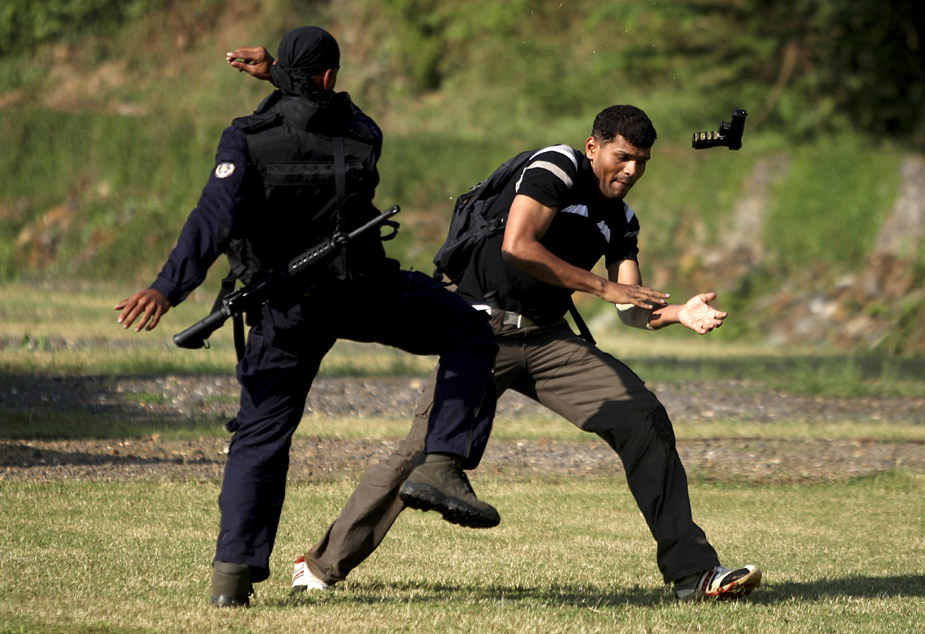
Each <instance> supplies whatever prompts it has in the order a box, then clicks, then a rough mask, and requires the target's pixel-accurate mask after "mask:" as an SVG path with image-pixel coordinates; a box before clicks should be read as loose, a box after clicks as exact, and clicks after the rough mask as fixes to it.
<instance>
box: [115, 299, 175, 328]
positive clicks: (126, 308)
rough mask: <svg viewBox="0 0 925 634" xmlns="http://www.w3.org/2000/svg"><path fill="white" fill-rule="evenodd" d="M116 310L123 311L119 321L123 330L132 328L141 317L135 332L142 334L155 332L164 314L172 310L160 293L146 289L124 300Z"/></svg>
mask: <svg viewBox="0 0 925 634" xmlns="http://www.w3.org/2000/svg"><path fill="white" fill-rule="evenodd" d="M115 310H121V311H122V312H121V313H120V314H119V319H118V320H117V321H118V322H119V323H120V324H122V327H123V328H129V327H131V325H132V323H133V322H134V321H135V320H136V319H138V318H139V317H141V321H139V322H138V326H136V327H135V332H141V330H142V329H146V330H154V327H155V326H157V323H158V322H159V321H160V320H161V317H163V316H164V313H166V312H167V311H168V310H170V302H169V301H168V300H167V298H166V297H164V296H163V295H162V294H161V293H160V292H158V291H156V290H154V289H153V288H146V289H145V290H143V291H139V292H137V293H135V294H134V295H132V296H131V297H129V298H128V299H123V300H122V301H121V302H119V303H118V304H116V305H115ZM145 325H147V328H145Z"/></svg>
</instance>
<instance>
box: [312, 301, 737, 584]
mask: <svg viewBox="0 0 925 634" xmlns="http://www.w3.org/2000/svg"><path fill="white" fill-rule="evenodd" d="M497 317H498V316H493V317H492V327H493V328H494V329H495V333H496V339H497V342H498V344H499V346H500V350H499V352H498V356H497V358H496V362H495V375H494V376H495V384H496V386H497V394H498V397H499V398H500V397H501V394H503V393H504V391H505V390H508V389H512V390H514V391H517V392H520V393H521V394H524V395H526V396H528V397H530V398H531V399H533V400H535V401H537V402H539V403H541V404H542V405H545V406H546V407H548V408H549V409H551V410H552V411H554V412H556V413H557V414H560V415H561V416H562V417H564V418H565V419H567V420H568V421H570V422H571V423H573V424H574V425H576V426H577V427H579V428H580V429H583V430H585V431H588V432H593V433H595V434H597V435H598V436H600V437H601V438H603V439H604V440H605V441H606V442H607V444H608V445H610V447H611V448H613V450H614V451H616V452H617V454H618V455H619V456H620V459H621V460H622V462H623V466H624V470H625V472H626V480H627V483H628V485H629V488H630V491H631V492H632V494H633V497H634V498H635V499H636V503H637V504H638V506H639V510H640V511H642V515H643V517H644V518H645V520H646V523H647V524H648V526H649V529H650V531H651V532H652V535H653V537H654V538H655V541H656V544H657V552H656V559H657V562H658V566H659V570H660V571H661V573H662V576H663V578H664V580H665V582H666V583H668V582H671V581H674V580H675V579H679V578H681V577H684V576H686V575H689V574H693V573H695V572H700V571H702V570H706V569H708V568H712V567H713V566H718V565H719V561H718V559H717V555H716V551H715V550H714V549H713V547H712V546H710V544H709V543H708V542H707V538H706V536H705V535H704V532H703V531H702V530H701V529H700V528H699V527H698V526H697V525H696V524H695V523H694V521H693V519H692V516H691V507H690V499H689V497H688V489H687V476H686V474H685V472H684V467H683V466H682V465H681V460H680V458H679V456H678V452H677V451H676V449H675V437H674V430H673V428H672V426H671V421H670V420H669V418H668V415H667V413H666V412H665V408H664V407H663V406H662V405H661V403H659V401H658V399H657V398H656V397H655V395H654V394H653V393H652V392H650V391H649V390H648V389H647V388H646V387H645V384H644V383H643V381H642V380H641V379H640V378H639V377H638V376H636V374H635V373H634V372H633V371H632V370H630V369H629V368H628V367H627V366H626V365H624V364H623V363H621V362H620V361H618V360H617V359H615V358H614V357H613V356H611V355H609V354H607V353H605V352H603V351H601V350H600V349H598V348H597V347H595V346H594V345H592V344H590V343H588V342H586V341H585V340H584V339H581V338H580V337H578V336H577V335H576V334H574V333H573V332H572V331H571V330H570V329H569V327H568V325H567V324H566V323H565V321H562V322H560V323H559V324H556V325H554V326H547V327H538V326H533V327H527V328H520V329H518V328H515V327H513V326H505V325H502V324H501V319H499V318H497ZM432 404H433V376H431V380H429V381H428V383H427V386H426V387H425V388H424V392H423V394H422V396H421V399H420V400H419V402H418V405H417V408H416V411H415V415H414V424H413V426H412V428H411V432H410V433H409V434H408V437H407V438H405V439H404V440H403V441H402V442H401V443H400V445H399V447H398V449H397V450H396V451H395V452H394V453H393V454H392V455H391V456H389V457H388V458H386V459H385V460H383V461H381V462H379V463H377V464H375V465H373V466H371V467H370V468H369V469H368V470H367V471H366V473H364V475H363V477H362V479H361V480H360V484H359V486H358V487H357V489H356V491H355V492H354V493H353V495H352V496H351V498H350V499H349V500H348V502H347V504H346V506H345V507H344V509H343V511H342V512H341V514H340V516H339V517H338V518H337V519H336V520H335V521H334V523H333V524H331V526H330V527H329V528H328V530H327V532H326V533H325V535H324V537H323V538H322V539H321V541H319V542H318V543H317V544H316V545H315V546H314V547H312V548H311V550H309V551H308V553H306V555H305V560H306V562H307V563H308V566H309V568H310V569H311V571H312V572H313V573H314V574H315V575H316V576H317V577H319V578H320V579H323V580H324V581H325V582H326V583H329V584H331V583H336V582H337V581H341V580H343V579H344V578H345V577H346V576H347V574H348V573H349V572H350V571H351V570H353V569H354V568H355V567H356V566H357V565H359V564H360V563H361V562H362V561H363V560H364V559H366V558H367V557H369V555H371V554H372V552H373V551H374V550H375V549H376V548H377V547H378V546H379V544H380V543H381V542H382V539H383V538H384V537H385V534H386V533H387V532H388V531H389V528H390V527H391V526H392V523H393V522H394V521H395V519H396V518H397V517H398V514H399V513H401V511H402V510H403V508H404V505H403V504H402V502H401V500H400V499H399V498H398V488H399V487H400V486H401V484H402V482H404V480H405V478H407V476H408V474H409V473H410V472H411V470H412V469H413V468H414V466H415V464H416V463H417V460H418V459H419V457H420V456H421V454H422V452H423V449H424V437H425V435H426V432H427V419H428V414H429V412H430V408H431V405H432ZM501 511H502V517H503V514H504V513H503V509H502V510H501ZM502 521H503V520H502ZM550 530H555V529H554V527H550Z"/></svg>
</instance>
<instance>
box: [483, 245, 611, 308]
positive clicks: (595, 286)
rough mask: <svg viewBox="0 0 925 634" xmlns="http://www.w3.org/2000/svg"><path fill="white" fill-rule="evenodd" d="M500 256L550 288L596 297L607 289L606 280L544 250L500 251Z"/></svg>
mask: <svg viewBox="0 0 925 634" xmlns="http://www.w3.org/2000/svg"><path fill="white" fill-rule="evenodd" d="M501 254H502V257H503V258H504V261H505V262H507V263H509V264H513V265H514V266H516V267H517V268H519V269H520V270H521V271H523V272H524V273H526V274H527V275H529V276H530V277H533V278H536V279H538V280H539V281H541V282H545V283H546V284H549V285H551V286H558V287H559V288H566V289H569V290H572V291H580V292H582V293H590V294H591V295H596V296H598V297H601V296H602V295H603V294H604V292H605V290H606V287H607V280H605V279H604V278H603V277H600V276H599V275H595V274H594V273H592V272H590V271H586V270H584V269H581V268H578V267H577V266H573V265H571V264H569V263H568V262H566V261H565V260H562V259H560V258H558V257H556V256H555V255H553V254H552V253H551V252H549V251H548V250H546V249H529V248H527V249H524V250H523V252H521V253H518V254H515V253H512V252H510V251H505V250H503V249H502V252H501Z"/></svg>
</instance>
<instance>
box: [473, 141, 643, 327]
mask: <svg viewBox="0 0 925 634" xmlns="http://www.w3.org/2000/svg"><path fill="white" fill-rule="evenodd" d="M599 191H600V190H599V189H598V185H597V181H596V179H595V177H594V174H593V172H592V171H591V163H590V162H589V161H588V159H587V157H585V156H584V154H582V153H581V152H578V151H577V150H573V149H572V148H570V147H568V146H565V145H557V146H552V147H547V148H544V149H542V150H538V151H537V152H536V153H535V154H534V155H533V156H532V157H531V158H530V160H529V161H528V162H527V164H526V166H525V167H524V169H523V171H522V172H521V173H520V174H518V175H517V177H516V178H514V179H512V180H511V182H510V183H508V185H507V186H506V187H505V190H504V192H503V193H502V195H500V196H499V197H498V199H497V201H496V202H495V204H496V205H505V206H506V207H507V208H510V206H511V204H512V203H513V202H514V197H515V196H517V195H518V194H521V195H524V196H529V197H530V198H533V199H534V200H536V201H537V202H539V203H541V204H543V205H546V206H547V207H554V208H556V209H557V213H556V216H555V218H553V221H552V224H551V225H550V227H549V230H548V231H547V232H546V234H545V235H544V236H543V238H542V240H541V241H540V242H541V244H543V246H545V247H546V248H547V249H549V250H550V251H551V252H552V253H553V254H555V255H556V256H557V257H559V258H561V259H563V260H565V261H566V262H568V263H569V264H572V265H574V266H577V267H579V268H582V269H585V270H591V268H592V267H593V266H594V265H595V264H596V263H597V261H598V260H600V258H601V256H603V257H604V258H605V262H606V264H608V265H609V264H611V263H613V262H619V261H621V260H635V259H636V254H637V253H638V251H639V249H638V247H637V241H636V240H637V235H638V233H639V221H638V220H637V219H636V216H635V214H634V213H633V210H632V209H630V207H629V205H627V204H625V203H624V202H623V201H617V200H605V201H601V200H600V199H599ZM503 240H504V235H503V234H498V235H495V236H492V237H490V238H488V239H487V240H485V241H484V242H483V243H482V244H481V245H480V246H479V248H478V249H477V250H476V252H475V254H474V255H473V258H472V265H471V266H470V267H469V269H468V270H466V272H465V274H464V275H463V277H462V279H461V280H460V282H459V285H458V288H457V292H458V293H459V294H460V295H461V296H462V297H464V298H465V299H466V300H467V301H469V302H470V303H472V304H474V305H480V304H487V305H489V306H491V307H492V308H500V309H502V310H507V311H510V312H515V313H519V314H521V315H524V316H525V317H528V318H529V319H532V320H534V321H535V322H537V323H539V324H548V323H553V322H555V321H557V320H558V319H560V318H561V317H562V316H563V315H564V314H565V313H566V311H567V310H568V305H569V304H568V303H569V298H570V296H571V294H572V291H569V290H568V289H564V288H559V287H556V286H552V285H550V284H546V283H545V282H541V281H539V280H537V279H536V278H533V277H531V276H530V275H528V274H526V273H525V272H523V271H522V270H520V269H519V268H517V267H516V266H514V265H512V264H508V263H507V262H505V261H504V260H503V258H502V257H501V243H502V242H503Z"/></svg>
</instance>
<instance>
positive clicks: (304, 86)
mask: <svg viewBox="0 0 925 634" xmlns="http://www.w3.org/2000/svg"><path fill="white" fill-rule="evenodd" d="M339 66H340V48H338V46H337V41H336V40H335V39H334V36H332V35H331V34H330V33H328V32H327V31H325V30H324V29H322V28H319V27H317V26H303V27H299V28H297V29H293V30H292V31H289V32H288V33H286V35H284V36H283V39H282V40H280V42H279V50H278V51H277V52H276V63H275V64H273V65H272V66H271V67H270V75H271V76H272V78H273V84H274V85H275V86H276V87H277V88H279V89H280V90H282V91H283V92H284V93H288V94H292V95H303V96H307V95H309V94H311V93H313V92H317V91H318V87H317V86H316V85H315V84H314V83H313V82H312V80H311V78H312V77H314V76H315V75H318V74H320V73H323V72H324V71H326V70H328V69H329V68H335V69H336V68H338V67H339Z"/></svg>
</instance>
